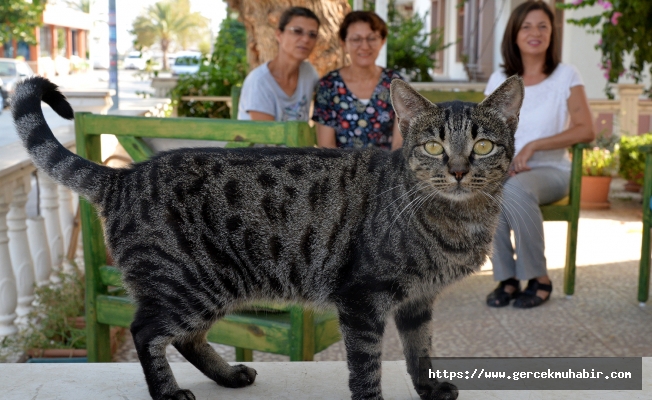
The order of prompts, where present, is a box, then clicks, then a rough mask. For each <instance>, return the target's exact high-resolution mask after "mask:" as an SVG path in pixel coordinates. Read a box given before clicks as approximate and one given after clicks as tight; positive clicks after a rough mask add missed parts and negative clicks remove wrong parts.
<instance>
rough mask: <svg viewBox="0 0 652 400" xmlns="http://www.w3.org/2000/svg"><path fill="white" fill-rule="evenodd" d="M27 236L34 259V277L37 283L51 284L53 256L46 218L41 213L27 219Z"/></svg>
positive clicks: (41, 284) (42, 284)
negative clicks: (51, 254) (49, 243)
mask: <svg viewBox="0 0 652 400" xmlns="http://www.w3.org/2000/svg"><path fill="white" fill-rule="evenodd" d="M27 237H28V238H29V248H30V250H31V252H32V260H33V261H34V277H35V279H36V285H38V286H45V285H48V284H50V275H51V274H52V267H53V265H52V257H51V256H50V246H49V245H48V236H47V233H46V219H45V218H43V217H42V216H40V215H37V216H36V217H34V218H28V219H27Z"/></svg>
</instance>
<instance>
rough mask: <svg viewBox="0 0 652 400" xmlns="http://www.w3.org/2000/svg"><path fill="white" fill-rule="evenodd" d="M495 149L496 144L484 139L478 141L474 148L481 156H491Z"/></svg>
mask: <svg viewBox="0 0 652 400" xmlns="http://www.w3.org/2000/svg"><path fill="white" fill-rule="evenodd" d="M493 149H494V144H493V143H491V142H490V141H488V140H484V139H483V140H478V141H477V142H476V144H475V145H474V146H473V152H474V153H475V154H479V155H481V156H484V155H486V154H489V153H490V152H491V150H493Z"/></svg>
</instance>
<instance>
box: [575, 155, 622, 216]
mask: <svg viewBox="0 0 652 400" xmlns="http://www.w3.org/2000/svg"><path fill="white" fill-rule="evenodd" d="M615 167H616V157H615V155H614V153H613V151H612V150H609V149H608V148H603V147H598V146H596V147H594V148H592V149H587V150H584V158H583V159H582V191H581V192H580V208H583V209H592V210H596V209H608V208H609V207H610V205H609V200H608V198H609V187H610V185H611V177H612V175H613V173H614V172H615Z"/></svg>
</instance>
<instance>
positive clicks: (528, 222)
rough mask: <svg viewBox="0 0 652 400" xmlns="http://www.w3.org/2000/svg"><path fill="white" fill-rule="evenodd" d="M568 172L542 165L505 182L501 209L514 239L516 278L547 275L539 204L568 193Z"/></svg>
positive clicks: (523, 278) (545, 277)
mask: <svg viewBox="0 0 652 400" xmlns="http://www.w3.org/2000/svg"><path fill="white" fill-rule="evenodd" d="M569 181H570V173H569V172H565V171H562V170H559V169H556V168H551V167H543V168H535V169H532V170H531V171H526V172H521V173H520V174H517V175H516V176H514V177H512V178H510V179H509V180H508V181H507V182H506V184H505V198H504V201H503V209H504V210H505V211H506V212H507V220H508V223H509V225H510V227H511V228H512V230H513V231H514V239H515V242H516V251H515V252H516V260H515V272H516V273H515V275H516V278H517V279H519V280H529V279H533V278H542V280H543V282H541V283H547V282H549V281H548V279H547V275H548V272H547V268H546V257H545V243H544V238H543V216H542V215H541V209H540V208H539V205H540V204H549V203H552V202H554V201H557V200H559V199H561V198H563V197H564V196H566V195H567V194H568V186H569Z"/></svg>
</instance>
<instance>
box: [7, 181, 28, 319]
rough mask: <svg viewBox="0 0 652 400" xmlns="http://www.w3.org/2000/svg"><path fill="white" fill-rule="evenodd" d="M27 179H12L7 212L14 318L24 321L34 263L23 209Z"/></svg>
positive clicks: (25, 200) (26, 191)
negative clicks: (15, 291) (15, 292)
mask: <svg viewBox="0 0 652 400" xmlns="http://www.w3.org/2000/svg"><path fill="white" fill-rule="evenodd" d="M30 181H31V180H30V175H29V174H27V175H23V176H21V177H19V178H17V179H16V180H15V181H14V185H15V186H14V191H13V196H12V197H13V198H12V200H11V203H10V205H9V213H8V214H7V226H8V227H9V231H8V236H9V254H10V257H11V264H12V267H13V270H14V276H15V277H16V288H17V289H18V307H17V308H16V314H17V315H18V320H19V321H18V322H25V321H26V320H25V316H26V315H27V314H28V313H29V312H30V310H31V309H32V302H33V301H34V283H35V277H34V263H33V261H32V255H31V253H30V249H29V241H28V238H27V223H26V220H27V214H26V213H25V203H26V202H27V194H28V193H29V190H30V183H31V182H30Z"/></svg>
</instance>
